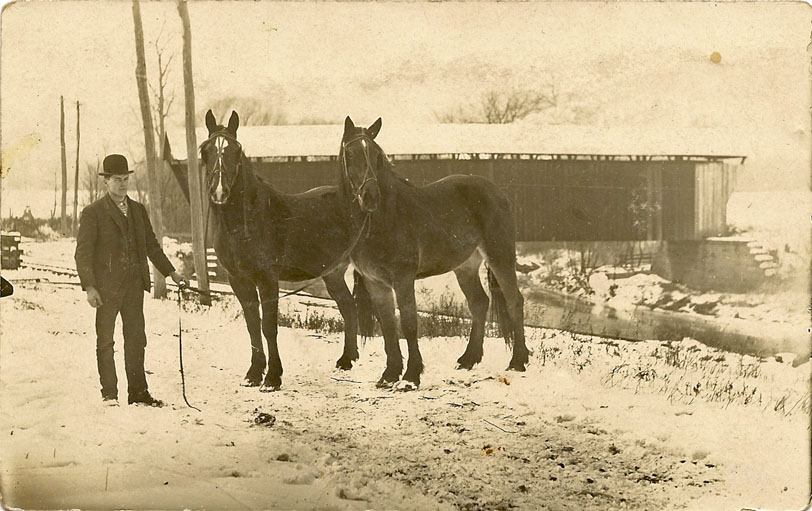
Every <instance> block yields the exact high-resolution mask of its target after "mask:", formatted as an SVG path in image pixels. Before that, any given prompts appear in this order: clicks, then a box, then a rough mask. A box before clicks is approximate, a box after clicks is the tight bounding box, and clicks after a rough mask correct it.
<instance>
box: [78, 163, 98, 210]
mask: <svg viewBox="0 0 812 511" xmlns="http://www.w3.org/2000/svg"><path fill="white" fill-rule="evenodd" d="M100 171H101V161H100V160H98V159H97V160H96V163H95V164H94V163H85V175H84V177H83V178H82V189H83V190H85V192H87V204H92V203H93V202H95V201H96V199H98V198H99V197H101V196H102V191H101V187H100V186H99V181H100V180H99V172H100Z"/></svg>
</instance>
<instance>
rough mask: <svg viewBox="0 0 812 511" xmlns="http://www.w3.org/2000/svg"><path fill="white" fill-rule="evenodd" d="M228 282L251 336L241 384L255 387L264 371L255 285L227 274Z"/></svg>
mask: <svg viewBox="0 0 812 511" xmlns="http://www.w3.org/2000/svg"><path fill="white" fill-rule="evenodd" d="M228 282H229V284H231V289H232V290H233V291H234V294H235V295H236V296H237V300H239V301H240V305H241V306H242V313H243V316H244V317H245V326H246V327H247V328H248V335H249V336H250V337H251V367H249V368H248V372H247V373H245V378H244V379H243V383H242V385H243V386H246V387H256V386H258V385H259V384H260V382H262V375H263V374H264V373H265V351H264V350H263V349H262V331H261V328H260V319H259V297H258V296H257V289H256V285H255V284H254V283H253V282H251V281H250V280H249V279H246V278H242V277H237V276H234V275H231V274H229V276H228Z"/></svg>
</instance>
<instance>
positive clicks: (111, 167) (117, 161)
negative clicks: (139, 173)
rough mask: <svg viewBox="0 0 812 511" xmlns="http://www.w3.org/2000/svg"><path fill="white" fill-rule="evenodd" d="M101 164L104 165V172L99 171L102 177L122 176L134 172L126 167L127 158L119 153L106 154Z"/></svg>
mask: <svg viewBox="0 0 812 511" xmlns="http://www.w3.org/2000/svg"><path fill="white" fill-rule="evenodd" d="M102 165H103V167H104V172H99V175H100V176H104V177H109V176H124V175H127V174H132V173H133V172H134V171H132V170H130V169H129V168H128V166H127V158H125V157H124V156H122V155H120V154H111V155H108V156H106V157H105V158H104V162H103V163H102Z"/></svg>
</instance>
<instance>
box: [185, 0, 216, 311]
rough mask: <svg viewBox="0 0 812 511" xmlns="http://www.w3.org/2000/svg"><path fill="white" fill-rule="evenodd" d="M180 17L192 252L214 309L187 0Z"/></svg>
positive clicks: (203, 295) (205, 299)
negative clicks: (199, 158)
mask: <svg viewBox="0 0 812 511" xmlns="http://www.w3.org/2000/svg"><path fill="white" fill-rule="evenodd" d="M178 14H179V15H180V19H181V22H182V24H183V88H184V99H185V120H186V154H188V155H189V157H188V158H187V159H186V170H187V175H188V178H189V205H190V207H191V217H192V251H193V253H194V261H195V273H197V285H198V287H199V288H200V291H201V295H200V302H201V303H203V304H205V305H211V298H210V297H209V272H208V268H207V266H206V246H205V241H204V235H205V233H204V229H205V227H204V226H203V214H204V213H203V191H202V189H203V183H202V182H201V181H202V180H201V176H200V171H199V170H198V162H197V157H196V156H195V155H197V135H196V134H195V88H194V74H193V72H192V71H193V70H192V27H191V22H190V21H189V8H188V6H187V4H186V0H178Z"/></svg>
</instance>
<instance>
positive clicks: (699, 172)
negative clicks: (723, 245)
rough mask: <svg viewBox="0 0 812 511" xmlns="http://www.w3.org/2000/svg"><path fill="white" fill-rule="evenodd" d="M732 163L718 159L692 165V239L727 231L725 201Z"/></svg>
mask: <svg viewBox="0 0 812 511" xmlns="http://www.w3.org/2000/svg"><path fill="white" fill-rule="evenodd" d="M735 177H736V174H735V166H733V165H728V164H724V163H722V162H709V163H701V164H698V165H697V166H696V176H695V189H694V211H695V215H696V222H695V227H694V236H695V239H701V238H706V237H708V236H722V235H724V234H725V232H726V231H727V201H728V199H729V198H730V194H731V193H732V191H733V186H734V184H735Z"/></svg>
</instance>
